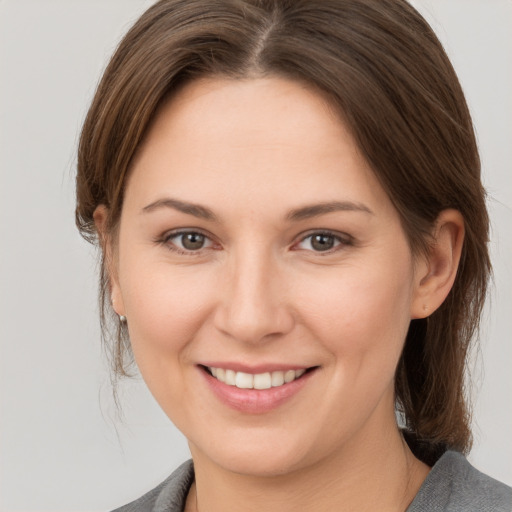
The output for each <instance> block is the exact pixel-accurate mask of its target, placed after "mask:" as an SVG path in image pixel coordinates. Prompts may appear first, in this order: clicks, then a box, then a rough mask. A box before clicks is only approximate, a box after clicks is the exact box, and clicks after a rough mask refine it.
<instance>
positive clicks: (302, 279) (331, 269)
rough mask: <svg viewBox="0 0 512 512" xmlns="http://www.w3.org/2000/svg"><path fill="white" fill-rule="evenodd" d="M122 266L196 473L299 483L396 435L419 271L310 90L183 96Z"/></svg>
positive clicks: (149, 161) (235, 84)
mask: <svg viewBox="0 0 512 512" xmlns="http://www.w3.org/2000/svg"><path fill="white" fill-rule="evenodd" d="M115 254H116V257H115V260H116V263H115V265H116V266H115V272H114V274H113V275H114V276H115V277H113V299H114V301H115V305H116V310H117V312H118V313H120V314H124V315H125V316H126V317H127V319H128V327H129V332H130V338H131V342H132V346H133V351H134V354H135V358H136V361H137V364H138V366H139V368H140V371H141V373H142V375H143V377H144V379H145V381H146V383H147V385H148V386H149V389H150V390H151V392H152V393H153V395H154V396H155V398H156V400H157V401H158V403H159V404H160V406H161V407H162V408H163V410H164V411H165V412H166V413H167V415H168V416H169V417H170V418H171V419H172V421H173V422H174V423H175V424H176V425H177V426H178V428H179V429H180V430H181V431H182V432H183V433H184V434H185V436H186V437H187V438H188V440H189V442H190V446H191V450H192V454H193V455H194V457H195V459H196V460H205V461H209V462H210V463H213V464H216V465H219V466H221V467H223V468H227V469H230V470H233V471H237V472H240V473H248V474H265V475H271V474H279V473H286V472H289V471H292V470H296V469H299V468H304V467H307V466H308V465H312V464H315V463H317V462H319V461H321V460H322V459H325V458H329V457H336V456H338V455H339V456H341V455H347V454H348V453H353V452H354V451H357V450H361V449H362V447H363V446H364V449H371V446H372V443H373V442H377V441H378V440H379V439H380V438H381V436H382V433H383V432H389V429H394V428H396V427H395V417H394V396H393V378H394V373H395V368H396V365H397V361H398V359H399V356H400V352H401V349H402V346H403V343H404V339H405V335H406V332H407V329H408V326H409V322H410V318H411V308H412V304H413V301H414V298H415V291H416V286H417V285H416V284H415V283H416V278H415V271H414V261H413V258H412V256H411V252H410V249H409V246H408V243H407V240H406V237H405V235H404V232H403V230H402V227H401V224H400V219H399V216H398V214H397V212H396V210H395V209H394V207H393V206H392V204H391V202H390V200H389V198H388V197H387V195H386V193H385V192H384V190H383V189H382V187H381V186H380V185H379V183H378V181H377V179H376V178H375V176H374V174H373V173H372V172H371V170H370V169H369V166H368V164H367V162H366V161H365V160H364V158H363V157H362V156H361V154H360V153H359V151H358V148H357V146H356V144H355V142H354V140H353V138H352V137H351V135H350V133H349V132H348V131H347V129H346V128H345V126H344V125H343V123H342V122H340V120H339V118H337V117H336V116H335V115H334V114H333V113H332V112H331V111H330V110H329V108H328V106H327V104H326V103H325V101H324V100H323V99H322V98H321V97H320V96H319V95H317V94H316V93H314V92H312V91H311V90H310V89H308V88H305V87H304V86H302V85H300V84H298V83H295V82H291V81H287V80H284V79H279V78H265V79H251V80H237V81H235V80H224V79H210V80H204V81H198V82H195V83H192V84H191V85H188V86H187V87H185V88H184V89H183V90H182V91H181V92H180V93H179V94H178V95H177V96H176V97H174V98H173V99H172V101H170V102H169V103H167V104H166V105H165V106H164V107H163V108H162V109H161V111H160V112H159V114H158V116H157V118H156V120H155V122H154V124H153V125H152V127H151V129H150V131H149V133H148V136H147V138H146V139H145V142H144V144H143V146H142V147H141V149H140V151H139V153H138V155H137V158H136V160H135V162H134V165H133V170H132V172H131V175H130V178H129V181H128V183H127V187H126V194H125V199H124V206H123V211H122V215H121V223H120V230H119V238H118V243H117V246H116V248H115ZM212 368H214V370H212ZM304 370H305V373H303V371H304ZM212 372H213V373H214V374H217V377H218V378H216V377H215V376H213V375H212V374H211V373H212ZM301 374H302V375H301ZM255 375H256V376H255ZM283 381H284V383H283ZM288 381H289V382H288ZM254 387H257V388H262V389H254Z"/></svg>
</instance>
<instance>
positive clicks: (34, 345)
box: [0, 0, 512, 512]
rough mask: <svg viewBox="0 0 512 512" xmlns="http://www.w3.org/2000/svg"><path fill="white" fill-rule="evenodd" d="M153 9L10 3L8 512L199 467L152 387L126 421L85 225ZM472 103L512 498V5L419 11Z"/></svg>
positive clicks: (486, 359)
mask: <svg viewBox="0 0 512 512" xmlns="http://www.w3.org/2000/svg"><path fill="white" fill-rule="evenodd" d="M150 3H151V2H149V1H143V0H96V1H92V0H89V1H85V0H83V1H81V0H34V1H29V0H11V1H9V0H3V1H1V0H0V77H1V78H0V120H1V122H0V130H1V131H0V173H1V174H0V247H1V249H0V258H1V259H0V342H1V346H0V350H1V353H0V414H1V420H0V454H1V459H0V510H2V511H3V512H14V511H24V512H29V511H38V512H40V511H52V512H60V511H68V512H69V511H100V510H108V509H110V508H113V507H115V506H118V505H120V504H122V503H124V502H126V501H128V500H130V499H133V498H135V497H137V496H139V495H140V494H142V493H143V492H144V491H146V490H149V488H151V487H152V486H153V485H155V484H156V483H158V482H159V481H160V480H162V479H163V478H164V477H165V476H167V474H168V473H169V472H170V470H171V469H172V468H174V467H175V466H176V465H177V464H178V463H179V462H180V461H182V460H185V459H186V458H187V457H188V450H187V447H186V444H185V442H184V439H183V437H182V436H181V434H179V433H178V432H177V431H176V430H175V429H174V428H173V427H172V426H171V425H170V423H169V421H168V420H167V418H165V417H164V415H163V413H162V412H160V410H159V408H158V407H157V405H156V404H155V403H154V401H153V399H152V398H151V397H150V396H149V393H148V392H147V391H146V389H145V387H144V385H143V383H142V382H141V380H140V379H136V380H133V381H131V382H129V383H126V384H125V385H123V386H122V388H121V398H122V403H123V407H124V413H125V420H124V423H120V422H119V421H117V419H116V413H115V407H114V405H113V400H112V398H111V396H110V385H109V379H108V372H107V368H106V363H105V359H104V357H103V354H102V349H101V345H100V341H99V340H100V336H99V329H98V321H97V307H96V271H97V268H96V259H95V251H94V249H92V248H91V247H89V246H88V245H87V244H86V243H85V242H83V241H82V240H81V239H80V238H79V236H78V234H77V232H76V230H75V227H74V220H73V208H74V204H73V202H74V198H73V185H74V183H73V179H74V166H75V151H76V142H77V138H78V133H79V129H80V125H81V122H82V121H83V118H84V115H85V110H86V108H87V105H88V103H89V101H90V100H91V97H92V94H93V92H94V88H95V85H96V82H97V80H98V78H99V75H100V72H101V70H102V69H103V67H104V66H105V63H106V59H107V58H108V56H109V55H110V54H111V52H112V51H113V49H114V47H115V45H116V44H117V42H118V40H119V38H120V36H121V35H122V34H123V33H124V32H125V31H126V29H127V28H128V27H129V26H130V24H131V23H132V22H133V21H134V20H135V19H136V17H137V16H138V15H139V14H140V13H141V12H142V11H143V9H144V8H145V7H147V6H148V5H149V4H150ZM414 3H415V5H416V6H417V7H418V8H419V9H420V10H421V11H422V12H423V13H424V14H425V15H426V16H427V18H428V19H429V20H430V21H431V23H432V24H433V26H434V28H435V29H436V31H437V33H438V34H439V36H440V38H441V40H442V41H443V42H444V43H445V45H446V48H447V51H448V53H449V55H450V56H451V58H452V60H453V62H454V65H455V68H456V70H457V71H458V73H459V76H460V79H461V81H462V84H463V86H464V89H465V91H466V94H467V98H468V101H469V104H470V107H471V110H472V113H473V116H474V121H475V125H476V128H477V132H478V138H479V142H480V147H481V151H482V159H483V169H484V181H485V184H486V186H487V187H488V190H489V194H490V202H489V206H490V211H491V215H492V222H493V242H492V253H493V261H494V266H495V275H496V284H495V287H494V289H493V291H492V296H491V300H490V303H489V307H488V309H487V312H486V316H485V318H484V331H483V342H482V348H481V351H480V353H479V354H476V355H475V358H474V360H475V364H474V372H473V379H474V381H475V382H476V385H475V386H474V393H475V396H476V397H477V398H476V409H475V418H474V425H475V447H474V450H473V452H472V454H471V456H470V459H471V461H472V462H473V463H474V464H475V465H476V466H477V467H478V468H480V469H482V470H483V471H485V472H487V473H489V474H490V475H492V476H494V477H496V478H498V479H501V480H503V481H505V482H507V483H508V484H512V463H511V462H510V461H511V460H512V439H511V437H512V436H511V433H512V407H511V405H510V404H511V400H510V397H511V395H512V393H511V392H512V371H511V369H510V368H511V363H512V346H511V343H510V339H511V334H510V333H511V332H512V177H511V173H510V162H511V161H512V129H511V126H512V123H511V116H512V97H511V94H510V91H512V66H511V63H512V31H511V27H512V2H511V1H510V0H417V1H416V2H414Z"/></svg>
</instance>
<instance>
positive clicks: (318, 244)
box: [311, 235, 334, 251]
mask: <svg viewBox="0 0 512 512" xmlns="http://www.w3.org/2000/svg"><path fill="white" fill-rule="evenodd" d="M311 245H312V246H313V249H315V250H316V251H328V250H329V249H332V247H333V246H334V238H333V237H332V236H330V235H315V236H314V237H313V240H311Z"/></svg>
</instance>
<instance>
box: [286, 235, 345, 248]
mask: <svg viewBox="0 0 512 512" xmlns="http://www.w3.org/2000/svg"><path fill="white" fill-rule="evenodd" d="M342 245H350V239H349V238H348V237H345V238H344V237H342V236H340V235H335V234H334V233H331V232H329V231H327V232H323V231H321V232H316V233H311V234H310V235H308V236H306V237H304V238H303V239H302V240H301V241H300V242H299V243H298V244H297V245H296V247H297V248H298V249H303V250H307V251H314V252H328V251H332V250H333V249H334V250H336V248H337V247H339V246H342Z"/></svg>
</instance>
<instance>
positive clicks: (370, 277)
mask: <svg viewBox="0 0 512 512" xmlns="http://www.w3.org/2000/svg"><path fill="white" fill-rule="evenodd" d="M412 279H413V274H412V264H411V260H410V258H409V257H408V252H407V253H405V254H404V255H402V257H400V255H397V258H390V259H389V261H386V260H385V259H384V258H381V259H380V262H379V264H375V263H373V264H370V263H368V264H362V265H352V266H350V267H348V266H347V267H344V268H341V267H340V268H339V269H338V271H336V272H329V275H328V276H325V279H314V280H310V281H309V282H304V283H302V285H301V288H302V291H301V293H300V295H301V296H302V297H303V301H302V311H303V314H302V315H301V316H302V318H304V319H305V320H304V321H305V322H306V323H307V324H308V327H309V330H310V331H312V332H315V333H316V334H317V336H318V339H319V340H320V341H321V343H322V344H323V345H324V346H325V348H327V350H328V351H329V352H330V353H331V354H332V356H333V357H334V358H336V359H339V360H341V361H346V362H347V364H352V365H353V368H357V366H358V365H357V360H359V363H361V361H362V360H363V359H364V360H365V363H366V364H374V365H376V366H378V365H379V361H384V360H387V361H389V362H390V364H391V363H393V364H394V363H395V362H396V361H397V360H398V357H399V355H400V352H401V349H402V345H403V342H404V340H405V336H406V333H407V329H408V326H409V323H410V304H411V300H412ZM371 361H373V363H371ZM393 371H394V369H393Z"/></svg>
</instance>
